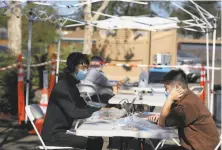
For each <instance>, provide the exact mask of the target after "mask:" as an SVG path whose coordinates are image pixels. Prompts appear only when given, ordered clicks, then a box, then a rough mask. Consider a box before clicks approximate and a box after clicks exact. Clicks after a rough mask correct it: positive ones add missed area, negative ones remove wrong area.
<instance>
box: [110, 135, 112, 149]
mask: <svg viewBox="0 0 222 150" xmlns="http://www.w3.org/2000/svg"><path fill="white" fill-rule="evenodd" d="M109 150H112V137H109Z"/></svg>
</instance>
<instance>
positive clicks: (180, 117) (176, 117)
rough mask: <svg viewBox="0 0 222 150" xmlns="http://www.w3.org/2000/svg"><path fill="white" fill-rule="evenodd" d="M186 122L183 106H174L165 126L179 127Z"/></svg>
mask: <svg viewBox="0 0 222 150" xmlns="http://www.w3.org/2000/svg"><path fill="white" fill-rule="evenodd" d="M184 122H185V113H184V111H183V108H182V107H181V106H178V107H175V108H173V109H172V110H171V111H170V112H169V114H168V116H167V117H166V119H165V123H164V126H165V127H178V126H180V125H182V124H184Z"/></svg>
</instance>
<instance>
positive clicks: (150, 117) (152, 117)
mask: <svg viewBox="0 0 222 150" xmlns="http://www.w3.org/2000/svg"><path fill="white" fill-rule="evenodd" d="M159 118H160V115H149V116H148V117H147V120H149V121H151V122H155V123H158V121H159Z"/></svg>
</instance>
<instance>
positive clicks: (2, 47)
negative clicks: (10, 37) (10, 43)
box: [0, 45, 8, 53]
mask: <svg viewBox="0 0 222 150" xmlns="http://www.w3.org/2000/svg"><path fill="white" fill-rule="evenodd" d="M7 51H8V47H7V46H5V45H0V53H5V52H7Z"/></svg>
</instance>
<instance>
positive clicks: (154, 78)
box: [148, 72, 166, 83]
mask: <svg viewBox="0 0 222 150" xmlns="http://www.w3.org/2000/svg"><path fill="white" fill-rule="evenodd" d="M165 74H166V72H150V73H149V82H148V83H162V82H161V80H162V78H163V76H164V75H165Z"/></svg>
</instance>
